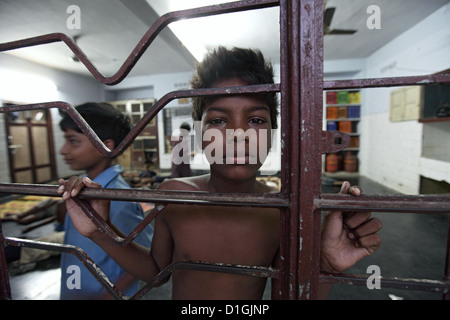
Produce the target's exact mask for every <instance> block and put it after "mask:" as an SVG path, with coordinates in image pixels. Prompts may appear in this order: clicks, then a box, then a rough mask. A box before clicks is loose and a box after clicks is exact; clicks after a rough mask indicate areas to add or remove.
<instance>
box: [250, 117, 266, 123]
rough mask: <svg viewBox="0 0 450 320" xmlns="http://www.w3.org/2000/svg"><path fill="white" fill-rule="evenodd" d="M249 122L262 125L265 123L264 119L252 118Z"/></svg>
mask: <svg viewBox="0 0 450 320" xmlns="http://www.w3.org/2000/svg"><path fill="white" fill-rule="evenodd" d="M249 122H250V123H253V124H263V123H266V122H267V121H266V120H265V119H261V118H252V119H250V121H249Z"/></svg>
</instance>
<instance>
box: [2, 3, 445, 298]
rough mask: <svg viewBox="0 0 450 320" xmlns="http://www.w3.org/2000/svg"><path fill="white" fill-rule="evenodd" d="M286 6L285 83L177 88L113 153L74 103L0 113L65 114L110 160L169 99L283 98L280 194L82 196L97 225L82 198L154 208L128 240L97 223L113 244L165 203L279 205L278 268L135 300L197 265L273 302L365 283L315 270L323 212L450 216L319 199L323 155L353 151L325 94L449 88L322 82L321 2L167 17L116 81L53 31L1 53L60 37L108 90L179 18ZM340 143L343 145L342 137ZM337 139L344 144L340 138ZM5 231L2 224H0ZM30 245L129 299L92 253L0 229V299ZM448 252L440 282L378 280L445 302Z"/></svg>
mask: <svg viewBox="0 0 450 320" xmlns="http://www.w3.org/2000/svg"><path fill="white" fill-rule="evenodd" d="M278 5H279V6H280V39H281V48H280V49H281V50H280V51H281V59H280V60H281V83H280V84H275V85H261V86H249V87H234V88H227V89H223V88H221V89H203V90H185V91H176V92H171V93H168V94H167V95H165V96H164V97H163V98H161V99H160V100H159V101H158V102H157V103H156V104H155V105H154V106H153V108H152V109H151V110H149V112H148V113H147V114H146V115H145V116H144V117H143V118H142V119H141V120H140V121H139V123H138V124H137V125H136V126H135V127H134V128H133V129H132V131H131V132H130V133H129V134H128V136H127V137H126V138H125V139H124V141H122V142H121V143H120V144H119V146H117V148H116V149H115V150H109V149H108V148H106V146H105V145H104V144H103V143H102V142H101V141H100V140H99V139H98V137H97V136H96V134H95V133H94V132H93V131H92V130H91V128H90V127H89V126H88V125H87V123H86V122H85V121H84V119H82V118H81V117H80V115H79V114H78V113H77V112H76V110H75V109H74V108H73V106H71V105H69V104H67V103H65V102H59V101H58V102H51V103H40V104H33V105H26V106H9V107H5V108H0V112H3V113H4V112H10V111H21V110H30V109H47V108H53V107H55V108H60V109H63V110H66V111H67V112H68V114H69V115H70V116H71V117H72V118H73V119H74V120H75V121H76V123H78V124H79V126H80V128H81V129H82V130H83V131H84V133H85V134H86V135H87V136H88V137H89V139H91V141H92V142H93V143H94V145H95V146H96V148H97V149H98V150H99V151H100V152H101V153H102V154H103V155H105V156H108V157H114V156H117V155H119V154H121V153H122V151H123V150H125V149H126V147H128V146H129V145H130V144H131V143H132V142H133V140H134V138H135V137H136V136H137V135H138V134H139V133H140V132H141V130H142V129H143V128H144V127H145V125H146V124H148V123H149V122H150V121H151V120H152V119H153V118H154V117H155V116H156V114H157V112H158V111H160V110H161V109H162V108H163V107H164V106H165V105H166V104H167V103H168V102H169V101H171V100H173V99H178V98H182V97H193V96H199V95H226V94H235V93H248V92H253V93H255V92H281V127H282V130H283V131H282V141H283V143H282V149H281V153H282V163H283V167H282V170H281V177H282V181H283V188H282V191H281V193H279V194H276V195H248V194H208V193H198V194H195V193H194V194H193V193H183V192H165V191H155V190H145V191H144V190H114V189H101V190H89V189H87V190H85V191H83V193H82V194H81V195H80V197H79V198H80V199H79V205H80V206H81V207H82V208H83V210H84V211H85V213H86V214H87V215H89V216H90V217H92V218H93V219H94V220H96V219H97V218H96V213H95V211H93V210H92V208H90V207H89V205H88V203H87V202H86V201H85V200H84V199H90V198H104V199H111V200H127V201H147V202H153V203H155V205H156V210H155V211H154V212H153V213H152V214H151V215H150V216H149V217H148V218H147V219H146V220H145V221H143V222H142V223H141V224H139V225H138V226H136V228H135V230H133V231H132V232H131V233H130V235H128V236H127V238H126V239H120V238H118V237H117V236H116V235H115V234H114V232H113V231H112V230H110V229H109V228H108V226H106V225H105V224H104V223H103V222H102V221H101V220H96V221H97V223H98V226H99V227H100V228H102V229H103V230H104V231H105V232H107V233H109V234H110V236H111V237H112V238H113V239H115V240H116V242H117V243H118V244H119V245H124V244H126V243H128V242H129V241H132V239H134V237H135V236H136V235H137V234H138V233H139V232H140V230H142V229H143V228H144V227H145V225H146V224H148V223H149V222H150V220H151V219H153V218H154V217H155V216H156V215H157V214H158V213H159V212H161V211H162V210H164V207H165V205H167V204H170V203H184V204H186V205H191V204H207V205H227V206H257V207H272V208H279V209H280V212H281V214H280V219H281V228H282V230H281V231H282V232H281V239H280V250H281V256H282V264H281V267H280V270H273V269H270V268H261V267H251V266H233V265H224V264H209V263H205V262H179V263H174V264H172V265H170V266H168V267H167V268H166V269H164V270H163V271H162V272H161V273H160V274H159V275H157V276H156V277H155V278H154V279H153V280H152V281H151V282H150V283H148V284H147V286H146V287H145V288H143V289H142V290H141V291H140V292H138V293H137V294H136V295H135V296H133V297H131V298H133V299H134V298H139V297H141V296H142V295H143V294H144V293H145V292H146V291H147V290H149V289H151V288H152V287H153V286H155V285H156V284H157V283H158V282H159V281H161V280H162V279H164V278H165V277H167V276H168V275H169V274H170V273H171V272H172V271H173V270H175V269H177V268H192V269H197V270H208V271H217V272H231V273H238V274H246V275H253V276H262V277H273V278H279V279H280V280H281V286H280V288H278V289H279V290H278V296H277V298H283V299H316V298H317V296H318V290H317V289H318V285H319V283H327V282H332V283H346V284H363V285H364V284H365V279H366V278H367V277H363V276H357V275H327V274H319V255H320V230H319V229H320V217H321V212H322V210H349V211H361V210H363V211H388V212H421V213H430V212H431V213H449V212H450V197H447V196H377V195H368V196H364V195H363V196H361V197H358V198H355V197H350V196H345V195H330V194H322V193H321V189H320V188H321V183H320V181H321V155H322V154H323V153H327V152H335V151H337V150H340V149H343V148H345V147H346V146H348V136H346V135H345V134H341V133H338V132H335V133H329V132H323V131H322V112H323V102H322V99H323V96H322V94H323V90H331V89H349V88H368V87H388V86H400V85H402V86H403V85H418V84H419V85H422V84H434V83H448V82H450V75H448V74H447V75H445V74H444V75H442V74H439V75H428V76H417V77H400V78H383V79H356V80H340V81H323V30H322V28H323V23H322V21H323V3H322V1H321V0H292V1H291V0H280V1H274V0H259V1H257V0H254V1H240V2H233V3H227V4H223V5H218V6H208V7H203V8H196V9H190V10H183V11H178V12H173V13H169V14H167V15H164V16H163V17H161V18H160V19H159V20H158V21H156V22H155V24H154V25H153V26H152V27H151V28H150V29H149V31H148V32H147V33H146V34H145V35H144V37H143V38H142V39H141V41H140V42H139V44H138V45H137V46H136V48H135V49H134V50H133V52H132V53H131V54H130V56H129V58H128V59H127V60H126V61H125V63H124V64H123V65H122V67H121V68H120V69H119V71H118V72H117V73H116V74H115V75H113V76H112V77H109V78H106V77H104V76H103V75H101V74H100V73H99V72H98V71H97V70H96V68H95V66H94V65H93V64H92V63H91V62H90V61H89V59H88V58H87V57H86V56H85V54H84V53H83V52H82V51H81V49H80V48H79V47H78V46H77V45H76V44H75V43H74V42H73V41H72V39H70V38H69V37H67V36H66V35H64V34H49V35H44V36H41V37H35V38H30V39H24V40H19V41H14V42H10V43H3V44H0V51H7V50H13V49H18V48H23V47H27V46H34V45H40V44H46V43H51V42H56V41H63V42H65V43H66V44H67V46H68V47H69V48H70V49H71V50H72V51H73V52H74V54H75V55H76V56H77V57H78V58H79V59H80V61H81V62H82V63H83V64H84V65H85V66H86V67H87V69H88V70H90V72H91V73H92V74H93V76H94V77H95V78H96V79H97V80H98V81H100V82H102V83H105V84H109V85H112V84H116V83H118V82H120V81H122V80H123V79H124V78H125V77H126V75H127V74H128V73H129V72H130V71H131V69H132V68H133V67H134V65H135V64H136V62H137V61H138V60H139V58H140V57H141V56H142V54H144V52H145V50H146V49H147V48H148V46H149V45H150V44H151V42H152V41H153V40H154V39H155V37H156V36H157V34H158V33H159V32H160V31H161V30H162V29H163V28H164V27H165V26H167V25H168V24H169V23H170V22H173V21H177V20H179V19H182V18H196V17H202V16H209V15H213V14H222V13H230V12H237V11H243V10H254V9H260V8H267V7H273V6H278ZM336 138H339V139H336ZM338 140H341V142H337V141H338ZM56 188H57V187H55V186H48V185H26V184H7V183H0V192H3V193H9V194H31V195H33V194H35V195H46V196H58V194H57V192H56ZM0 231H1V225H0ZM5 245H16V246H28V247H35V248H41V249H47V250H57V251H64V252H69V253H72V254H75V255H76V256H77V257H79V259H80V260H81V261H83V263H84V264H85V265H86V266H88V269H89V270H90V271H91V272H92V273H93V274H94V276H96V278H97V279H98V280H99V281H100V283H102V285H103V286H104V287H105V288H106V289H107V290H108V291H109V292H110V293H111V294H112V295H113V296H114V297H116V298H117V299H128V298H129V297H124V296H123V294H122V293H121V292H120V291H118V290H117V289H116V288H115V286H114V285H113V284H111V283H110V282H109V280H108V279H106V277H105V276H104V275H103V273H102V272H101V270H98V269H97V268H95V266H93V265H92V262H91V260H90V258H89V257H87V256H86V255H85V253H84V252H83V251H82V250H80V249H79V248H75V247H72V246H67V245H55V244H49V243H39V242H36V241H29V240H22V239H13V238H4V237H3V234H2V233H0V286H1V290H0V298H3V299H10V298H11V293H10V289H9V280H8V275H7V267H6V262H5V257H4V250H3V249H4V246H5ZM449 246H450V237H449V238H448V240H447V255H446V270H445V278H444V280H443V281H429V280H422V279H420V280H416V279H403V280H402V279H382V280H381V283H382V286H391V287H399V288H409V289H411V288H413V289H418V290H433V291H438V292H442V293H443V294H444V295H443V297H444V298H449V294H448V292H449V289H450V284H449V268H450V263H449Z"/></svg>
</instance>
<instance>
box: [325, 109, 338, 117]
mask: <svg viewBox="0 0 450 320" xmlns="http://www.w3.org/2000/svg"><path fill="white" fill-rule="evenodd" d="M337 114H338V108H337V107H328V108H327V119H336V118H337Z"/></svg>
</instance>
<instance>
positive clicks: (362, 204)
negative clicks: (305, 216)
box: [314, 193, 450, 213]
mask: <svg viewBox="0 0 450 320" xmlns="http://www.w3.org/2000/svg"><path fill="white" fill-rule="evenodd" d="M314 205H315V207H316V208H317V209H321V210H338V211H373V212H377V211H378V212H410V213H450V196H445V195H442V196H441V195H434V196H432V195H361V196H359V197H354V196H351V195H342V194H328V193H325V194H321V195H320V198H318V199H315V200H314Z"/></svg>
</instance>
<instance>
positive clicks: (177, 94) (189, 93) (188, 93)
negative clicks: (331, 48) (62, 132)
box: [0, 84, 280, 157]
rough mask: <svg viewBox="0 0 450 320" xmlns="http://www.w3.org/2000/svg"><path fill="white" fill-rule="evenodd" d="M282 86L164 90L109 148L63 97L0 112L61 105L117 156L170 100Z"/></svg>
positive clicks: (101, 146)
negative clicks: (129, 129) (111, 147)
mask: <svg viewBox="0 0 450 320" xmlns="http://www.w3.org/2000/svg"><path fill="white" fill-rule="evenodd" d="M279 91H280V86H279V85H278V84H267V85H253V86H245V87H242V86H239V87H229V88H212V89H197V90H179V91H172V92H169V93H167V94H165V95H164V96H163V97H162V98H160V99H159V100H158V101H157V102H156V103H155V104H154V105H153V106H152V107H151V108H150V109H149V110H148V111H147V113H146V114H145V115H144V116H143V117H142V119H140V120H139V121H138V123H136V125H135V126H134V127H133V128H132V130H131V131H130V132H129V133H128V134H127V136H126V137H125V138H124V139H123V140H122V141H121V142H120V143H119V145H118V146H117V147H116V148H115V149H114V150H110V149H109V148H108V147H106V146H105V144H104V143H103V142H102V141H101V140H100V139H99V138H98V136H97V134H96V133H95V132H94V131H93V130H92V128H91V127H90V126H89V124H88V123H87V122H86V121H85V120H84V119H83V117H82V116H81V115H80V114H79V113H78V111H77V110H76V109H75V107H74V106H72V105H71V104H69V103H66V102H62V101H53V102H45V103H36V104H27V105H9V106H5V107H0V113H6V112H13V111H25V110H37V109H50V108H58V109H61V110H65V111H66V112H67V114H68V115H69V116H70V118H72V120H74V122H75V123H76V124H77V125H78V126H79V128H80V129H81V130H82V131H83V133H84V134H85V135H86V136H87V137H88V138H89V140H90V141H91V142H92V144H93V145H94V146H95V148H96V149H97V150H98V151H99V152H100V154H102V155H103V156H105V157H117V156H118V155H120V154H122V153H123V152H124V151H125V150H126V149H127V148H128V147H129V146H130V145H131V144H132V143H133V141H134V139H135V138H136V137H137V136H138V135H139V134H140V133H141V132H142V130H144V129H145V127H146V126H147V124H149V123H150V121H151V120H153V118H154V117H156V115H157V114H158V112H159V111H161V110H162V109H163V108H164V107H165V106H166V105H167V104H168V103H169V102H171V101H172V100H176V99H180V98H191V97H199V96H217V95H233V94H245V93H249V94H254V93H265V92H279Z"/></svg>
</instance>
